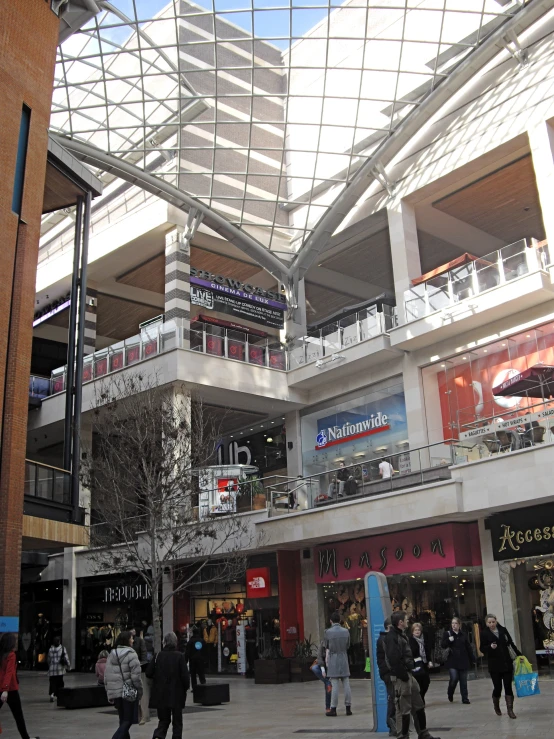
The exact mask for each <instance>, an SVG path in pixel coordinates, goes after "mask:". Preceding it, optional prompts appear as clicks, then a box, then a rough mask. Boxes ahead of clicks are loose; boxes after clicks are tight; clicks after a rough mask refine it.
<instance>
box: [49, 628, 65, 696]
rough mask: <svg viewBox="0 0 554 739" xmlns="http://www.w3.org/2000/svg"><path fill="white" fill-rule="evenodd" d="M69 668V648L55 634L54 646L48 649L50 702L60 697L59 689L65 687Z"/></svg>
mask: <svg viewBox="0 0 554 739" xmlns="http://www.w3.org/2000/svg"><path fill="white" fill-rule="evenodd" d="M69 669H70V667H69V656H68V654H67V650H66V648H65V647H64V646H63V644H62V643H61V641H60V637H59V636H55V637H54V641H53V642H52V646H51V647H50V649H49V650H48V677H49V678H50V684H49V686H48V693H49V694H50V703H53V702H54V698H57V697H58V693H59V691H60V690H61V689H62V688H63V687H64V683H63V676H64V675H65V673H66V670H69Z"/></svg>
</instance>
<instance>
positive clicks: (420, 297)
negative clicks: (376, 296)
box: [404, 239, 550, 322]
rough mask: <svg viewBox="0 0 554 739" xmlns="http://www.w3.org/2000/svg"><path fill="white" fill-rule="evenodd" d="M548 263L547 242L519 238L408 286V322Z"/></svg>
mask: <svg viewBox="0 0 554 739" xmlns="http://www.w3.org/2000/svg"><path fill="white" fill-rule="evenodd" d="M549 264H550V254H549V251H548V244H547V243H546V242H536V241H533V242H531V243H530V244H528V243H527V241H526V240H525V239H522V240H521V241H516V242H515V243H514V244H509V245H508V246H505V247H503V248H502V249H499V250H498V251H494V252H491V253H490V254H487V255H485V256H484V257H479V258H477V259H475V260H474V261H471V262H468V263H466V264H463V265H461V266H458V267H455V268H453V269H451V270H448V271H447V272H444V273H442V274H440V275H437V276H436V277H433V278H431V279H430V280H427V282H424V283H422V284H420V285H414V286H413V287H411V288H410V289H409V290H406V292H405V293H404V307H405V312H406V322H410V321H416V320H417V319H418V318H422V317H424V316H428V315H430V314H432V313H434V312H435V311H439V310H443V309H444V308H451V307H453V306H455V305H457V304H458V303H460V302H461V301H463V300H466V299H470V298H474V297H476V296H477V295H480V294H482V293H484V292H486V291H487V290H491V289H492V288H494V287H498V286H499V285H503V284H505V283H507V282H511V281H512V280H516V279H518V278H519V277H523V276H524V275H526V274H530V273H531V272H536V271H538V270H542V269H545V268H546V266H547V265H549Z"/></svg>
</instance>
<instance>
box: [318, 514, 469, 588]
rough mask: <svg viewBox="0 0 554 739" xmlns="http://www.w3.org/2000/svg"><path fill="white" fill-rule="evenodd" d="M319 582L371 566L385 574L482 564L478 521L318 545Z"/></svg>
mask: <svg viewBox="0 0 554 739" xmlns="http://www.w3.org/2000/svg"><path fill="white" fill-rule="evenodd" d="M314 565H315V581H316V582H318V583H330V582H344V581H348V580H356V579H358V578H362V577H364V576H365V575H366V573H367V572H368V570H375V571H376V572H383V573H384V574H385V575H403V574H407V573H410V572H424V571H426V570H442V569H444V568H446V567H461V566H468V567H478V566H480V565H481V549H480V546H479V530H478V528H477V524H475V523H470V524H464V523H448V524H441V525H439V526H429V527H427V528H423V529H411V530H410V531H400V532H396V533H394V534H384V535H383V536H370V537H367V538H365V539H354V540H352V541H344V542H340V543H338V544H333V545H332V546H326V547H318V548H316V550H315V553H314Z"/></svg>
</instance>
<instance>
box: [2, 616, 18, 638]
mask: <svg viewBox="0 0 554 739" xmlns="http://www.w3.org/2000/svg"><path fill="white" fill-rule="evenodd" d="M17 633H19V617H18V616H0V634H17Z"/></svg>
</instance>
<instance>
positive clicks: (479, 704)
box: [0, 673, 554, 739]
mask: <svg viewBox="0 0 554 739" xmlns="http://www.w3.org/2000/svg"><path fill="white" fill-rule="evenodd" d="M20 677H21V697H22V701H23V705H24V711H25V717H26V720H27V728H28V730H29V732H30V734H31V736H35V735H37V734H38V736H40V738H41V739H81V737H82V738H83V739H110V737H111V736H112V734H113V733H114V731H115V730H116V728H117V717H116V714H115V712H114V713H112V712H111V709H108V708H93V709H84V710H76V711H67V710H65V709H61V708H57V707H56V706H55V704H50V703H49V702H48V696H47V692H48V681H47V678H46V676H45V675H43V674H28V673H22V674H21V676H20ZM91 681H92V682H93V677H92V676H89V675H70V676H68V677H67V678H66V685H71V684H79V685H82V684H86V683H89V682H91ZM230 684H231V703H230V704H228V705H225V706H220V707H217V708H201V707H196V706H194V707H193V706H191V707H187V709H186V711H185V722H184V723H185V732H184V736H185V738H186V737H190V739H248V738H249V737H252V738H253V739H296V737H297V738H298V739H302V737H306V739H358V738H359V737H362V736H369V735H370V730H371V728H372V714H371V703H370V685H369V681H362V680H355V681H353V711H354V715H353V716H352V717H350V718H347V717H346V716H345V715H344V708H343V707H340V708H339V714H340V715H339V716H338V717H337V718H336V719H329V718H327V717H326V716H325V715H324V711H323V698H324V696H323V686H322V685H321V683H300V684H287V685H275V686H272V685H254V682H253V681H252V680H244V679H241V678H236V677H234V678H231V679H230ZM469 685H470V698H471V705H470V706H465V705H462V703H461V702H460V700H459V698H457V699H456V701H455V703H453V704H450V703H448V702H447V700H446V695H445V693H446V683H445V682H443V681H436V682H433V683H432V684H431V689H430V692H429V694H428V700H427V707H428V710H427V716H428V724H429V728H430V729H431V731H432V733H433V735H434V736H440V737H442V739H481V738H482V739H516V737H527V736H528V737H530V736H533V737H551V736H552V725H553V723H552V722H553V716H554V709H553V699H554V681H550V680H543V681H542V682H541V691H542V694H541V695H540V696H536V697H533V698H526V699H521V700H518V699H517V698H516V713H517V715H518V719H517V721H512V720H510V719H509V718H508V717H507V716H506V715H504V716H502V718H499V717H497V716H496V715H495V714H494V712H493V710H492V706H491V699H490V695H491V684H490V682H489V681H488V680H486V679H482V680H477V681H475V682H471V683H470V684H469ZM502 705H503V704H502ZM0 723H1V724H2V726H3V729H4V733H3V734H2V739H17V737H18V734H17V731H16V729H15V725H14V722H13V719H12V716H11V713H10V712H9V710H7V707H6V706H4V708H3V709H2V710H1V711H0ZM155 726H156V722H155V718H154V716H153V717H152V720H151V722H150V723H149V724H146V725H145V726H134V727H133V728H132V729H131V737H132V738H133V739H147V738H148V739H150V737H151V736H152V733H153V731H154V728H155ZM382 736H384V735H382ZM412 736H414V737H415V735H412Z"/></svg>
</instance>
